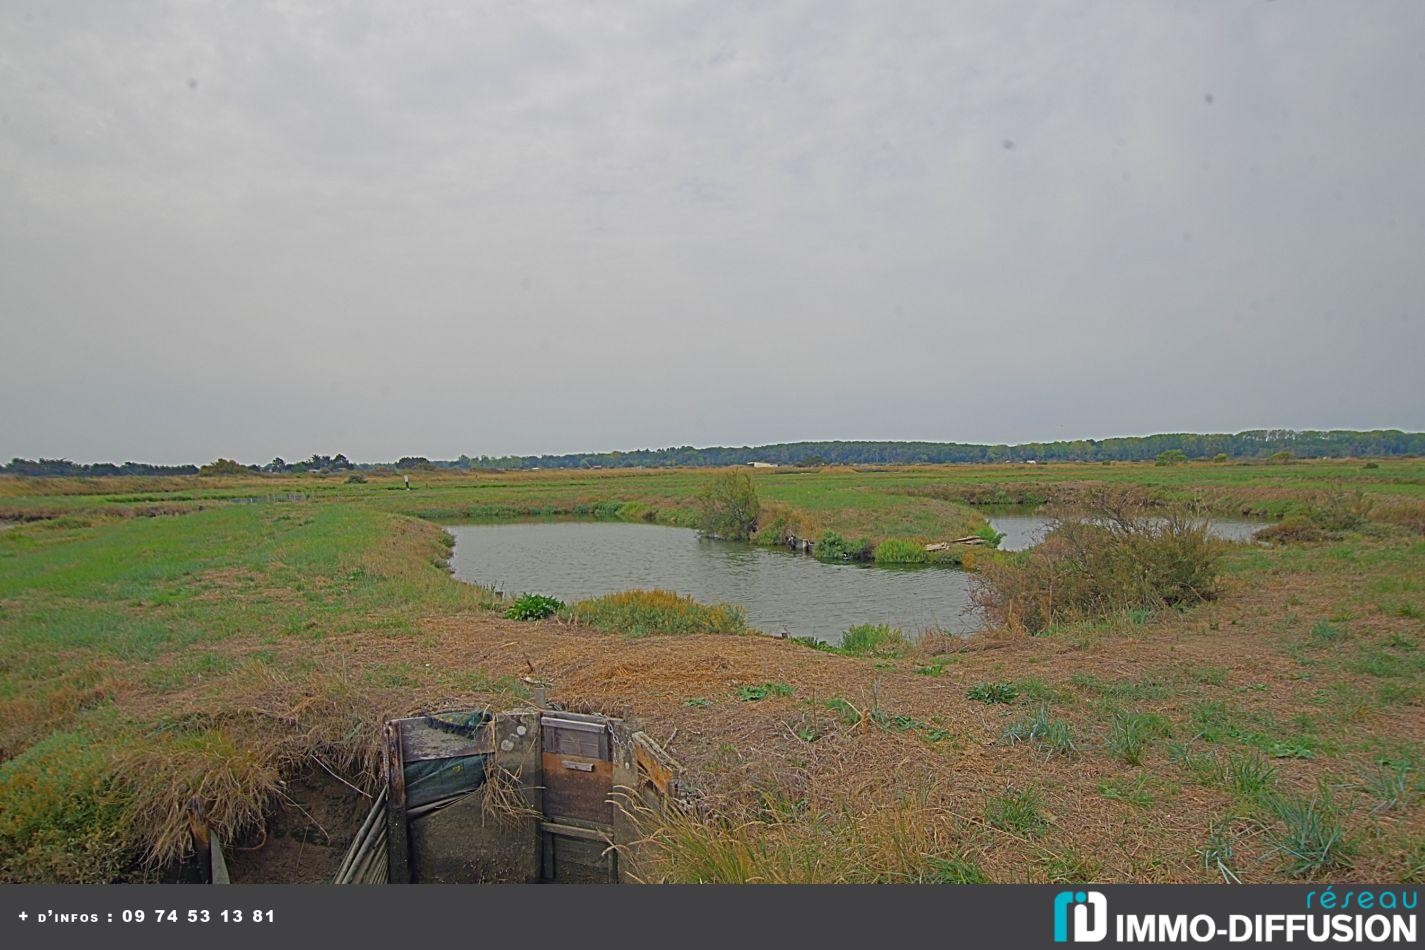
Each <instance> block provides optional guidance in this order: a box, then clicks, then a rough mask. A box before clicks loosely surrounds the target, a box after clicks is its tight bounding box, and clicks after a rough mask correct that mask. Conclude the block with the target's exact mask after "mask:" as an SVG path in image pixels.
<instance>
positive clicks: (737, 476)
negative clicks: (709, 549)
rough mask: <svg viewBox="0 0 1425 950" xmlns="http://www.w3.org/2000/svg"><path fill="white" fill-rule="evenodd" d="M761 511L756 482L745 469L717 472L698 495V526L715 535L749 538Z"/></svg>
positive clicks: (755, 527) (739, 538) (755, 528)
mask: <svg viewBox="0 0 1425 950" xmlns="http://www.w3.org/2000/svg"><path fill="white" fill-rule="evenodd" d="M761 511H762V506H761V504H760V503H759V502H758V500H757V486H756V485H754V484H753V483H752V476H751V475H748V474H747V473H746V472H723V473H722V474H720V475H716V476H714V477H713V479H712V480H711V481H709V482H708V483H707V484H706V485H704V486H703V490H702V492H701V493H699V495H698V527H699V528H700V529H702V531H703V532H704V533H705V534H708V535H711V536H712V537H715V538H725V539H726V540H729V541H746V540H748V539H749V538H751V537H752V533H753V532H754V531H756V530H757V518H758V516H759V515H760V514H761Z"/></svg>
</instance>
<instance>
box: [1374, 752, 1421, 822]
mask: <svg viewBox="0 0 1425 950" xmlns="http://www.w3.org/2000/svg"><path fill="white" fill-rule="evenodd" d="M1414 771H1415V770H1414V768H1413V767H1412V766H1411V765H1410V763H1408V762H1384V763H1381V764H1380V765H1378V766H1377V767H1376V769H1375V771H1373V772H1367V773H1366V774H1365V775H1364V776H1363V777H1362V781H1361V788H1362V789H1363V790H1364V791H1365V792H1366V794H1368V795H1370V796H1371V797H1372V798H1373V799H1375V802H1376V803H1375V805H1374V806H1373V807H1372V808H1371V811H1372V812H1383V811H1397V810H1400V809H1403V808H1408V807H1409V806H1410V805H1411V804H1412V803H1413V802H1414V800H1415V798H1416V797H1417V796H1418V795H1419V785H1418V783H1417V782H1416V781H1415V779H1414V777H1413V775H1412V773H1413V772H1414Z"/></svg>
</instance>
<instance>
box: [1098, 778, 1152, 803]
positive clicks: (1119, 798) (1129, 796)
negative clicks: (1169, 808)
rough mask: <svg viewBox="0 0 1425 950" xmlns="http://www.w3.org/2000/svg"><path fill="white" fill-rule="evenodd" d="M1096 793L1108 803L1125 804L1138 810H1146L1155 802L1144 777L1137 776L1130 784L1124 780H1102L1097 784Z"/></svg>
mask: <svg viewBox="0 0 1425 950" xmlns="http://www.w3.org/2000/svg"><path fill="white" fill-rule="evenodd" d="M1098 793H1099V794H1100V795H1102V796H1103V797H1104V798H1107V799H1108V800H1109V801H1115V802H1125V803H1127V804H1129V805H1136V806H1137V807H1139V808H1148V807H1150V806H1152V804H1153V802H1154V800H1155V799H1154V797H1153V793H1152V791H1151V790H1150V789H1149V788H1148V777H1147V776H1146V775H1139V776H1138V777H1136V778H1135V779H1133V781H1132V782H1129V781H1127V780H1126V779H1103V780H1101V781H1100V782H1099V783H1098Z"/></svg>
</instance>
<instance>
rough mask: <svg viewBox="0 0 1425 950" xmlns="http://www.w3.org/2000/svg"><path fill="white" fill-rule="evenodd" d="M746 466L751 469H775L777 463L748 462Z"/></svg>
mask: <svg viewBox="0 0 1425 950" xmlns="http://www.w3.org/2000/svg"><path fill="white" fill-rule="evenodd" d="M747 464H748V465H750V466H752V467H753V468H776V467H777V463H776V462H748V463H747Z"/></svg>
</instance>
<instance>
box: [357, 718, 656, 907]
mask: <svg viewBox="0 0 1425 950" xmlns="http://www.w3.org/2000/svg"><path fill="white" fill-rule="evenodd" d="M384 758H385V765H384V772H385V779H386V781H385V786H384V788H383V789H382V791H381V792H380V794H379V795H378V796H377V800H376V802H375V804H374V806H373V807H372V809H371V811H370V813H369V814H368V815H367V818H366V821H365V822H364V823H363V824H362V826H361V828H360V830H359V831H358V833H357V835H356V837H355V839H354V840H353V842H352V845H351V848H350V849H349V850H348V851H347V854H346V857H345V858H344V860H343V862H342V865H341V868H340V870H339V871H338V873H337V875H336V878H335V883H338V884H360V883H387V882H390V883H477V882H491V883H494V882H525V883H534V882H540V881H548V882H560V883H570V882H599V883H610V882H620V881H629V880H633V879H635V878H636V868H637V863H638V853H637V852H638V848H637V841H638V838H639V832H638V829H637V827H636V823H635V817H634V816H635V815H636V814H638V813H641V812H647V811H650V810H651V811H661V810H662V809H664V808H665V807H668V806H669V804H670V803H672V802H674V801H675V800H677V799H680V798H681V788H680V784H679V774H680V772H681V769H680V767H679V765H678V763H677V762H675V761H674V760H673V759H672V758H671V757H670V756H668V754H667V753H666V752H664V751H663V749H662V748H661V747H659V746H658V744H657V743H655V742H654V741H653V740H652V739H650V738H649V737H648V736H647V735H646V734H645V733H643V732H640V731H637V730H635V729H632V728H631V727H630V726H628V725H627V724H626V723H625V722H624V721H623V720H622V719H618V718H614V717H609V716H601V715H590V714H585V713H574V712H565V711H555V710H548V709H534V708H530V709H515V710H511V711H508V712H502V713H497V714H491V713H489V712H487V711H484V710H475V711H462V712H456V713H441V714H432V715H427V716H416V717H412V718H408V719H396V720H393V721H391V722H389V723H388V724H387V725H386V730H385V754H384Z"/></svg>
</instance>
